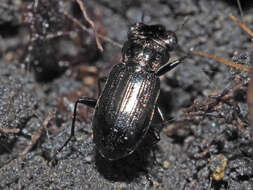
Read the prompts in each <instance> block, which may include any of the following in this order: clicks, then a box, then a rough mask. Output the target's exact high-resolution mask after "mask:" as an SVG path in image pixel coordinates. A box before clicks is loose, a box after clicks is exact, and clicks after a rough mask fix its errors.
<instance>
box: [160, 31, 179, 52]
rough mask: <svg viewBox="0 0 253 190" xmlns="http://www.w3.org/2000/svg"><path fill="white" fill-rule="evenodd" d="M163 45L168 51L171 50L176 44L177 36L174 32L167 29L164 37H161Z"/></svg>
mask: <svg viewBox="0 0 253 190" xmlns="http://www.w3.org/2000/svg"><path fill="white" fill-rule="evenodd" d="M162 41H163V42H164V44H165V46H166V47H167V48H168V50H169V51H171V50H173V49H174V48H175V47H176V45H177V37H176V34H175V33H174V32H171V31H168V32H166V35H164V38H163V39H162Z"/></svg>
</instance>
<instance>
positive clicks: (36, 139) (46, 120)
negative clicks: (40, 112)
mask: <svg viewBox="0 0 253 190" xmlns="http://www.w3.org/2000/svg"><path fill="white" fill-rule="evenodd" d="M52 118H53V113H52V112H50V113H49V115H48V117H47V118H46V119H45V121H44V122H43V124H42V125H41V126H40V128H39V129H38V131H36V133H35V134H34V135H33V136H32V139H31V141H30V142H29V144H28V145H27V147H26V148H25V150H24V151H23V152H22V153H21V154H20V155H21V156H25V155H26V154H27V153H28V152H29V151H30V150H31V149H32V147H33V146H34V145H35V144H36V143H37V142H38V140H39V138H40V137H41V135H42V132H43V131H44V129H45V128H47V126H48V124H49V122H50V121H51V120H52Z"/></svg>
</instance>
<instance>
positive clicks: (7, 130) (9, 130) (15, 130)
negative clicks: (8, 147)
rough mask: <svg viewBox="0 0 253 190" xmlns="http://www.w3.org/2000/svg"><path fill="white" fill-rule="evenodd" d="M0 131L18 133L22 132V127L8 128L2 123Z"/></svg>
mask: <svg viewBox="0 0 253 190" xmlns="http://www.w3.org/2000/svg"><path fill="white" fill-rule="evenodd" d="M0 132H1V133H3V134H17V133H19V132H20V129H18V128H15V129H7V128H5V127H4V126H2V124H0Z"/></svg>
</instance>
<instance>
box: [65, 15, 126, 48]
mask: <svg viewBox="0 0 253 190" xmlns="http://www.w3.org/2000/svg"><path fill="white" fill-rule="evenodd" d="M63 14H64V15H65V16H66V17H67V18H68V19H69V20H71V21H72V22H73V23H75V24H76V25H77V26H79V27H80V28H81V29H82V30H84V31H85V32H88V33H89V34H93V33H94V32H93V31H92V30H90V29H88V28H87V27H85V26H84V25H83V24H82V23H81V22H79V21H78V20H77V19H76V18H74V17H73V16H71V15H70V14H68V13H67V12H63ZM97 36H98V37H99V38H101V39H103V40H104V41H106V42H108V43H111V44H112V45H114V46H116V47H119V48H122V45H121V44H120V43H117V42H115V41H114V40H112V39H110V38H108V37H105V36H103V35H101V34H97Z"/></svg>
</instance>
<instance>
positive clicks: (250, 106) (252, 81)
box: [247, 71, 253, 140]
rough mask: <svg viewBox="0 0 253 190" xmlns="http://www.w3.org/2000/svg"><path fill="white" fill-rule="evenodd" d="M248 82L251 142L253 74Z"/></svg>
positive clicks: (252, 128)
mask: <svg viewBox="0 0 253 190" xmlns="http://www.w3.org/2000/svg"><path fill="white" fill-rule="evenodd" d="M250 78H251V79H250V82H249V88H248V97H247V98H248V109H249V114H250V122H251V130H252V132H251V134H252V140H253V117H252V116H253V72H252V71H251V73H250Z"/></svg>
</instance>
